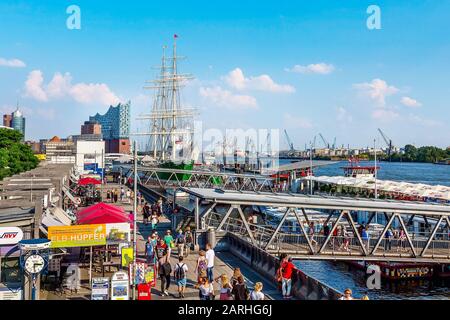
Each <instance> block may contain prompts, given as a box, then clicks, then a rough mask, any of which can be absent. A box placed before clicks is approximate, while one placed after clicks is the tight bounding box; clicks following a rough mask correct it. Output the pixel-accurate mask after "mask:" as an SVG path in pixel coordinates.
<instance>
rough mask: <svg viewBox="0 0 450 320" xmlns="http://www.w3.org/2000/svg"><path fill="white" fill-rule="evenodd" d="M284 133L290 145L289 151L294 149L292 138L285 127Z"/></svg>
mask: <svg viewBox="0 0 450 320" xmlns="http://www.w3.org/2000/svg"><path fill="white" fill-rule="evenodd" d="M284 135H285V136H286V141H287V143H288V146H289V151H294V144H293V143H292V141H291V138H289V135H288V133H287V130H286V129H284Z"/></svg>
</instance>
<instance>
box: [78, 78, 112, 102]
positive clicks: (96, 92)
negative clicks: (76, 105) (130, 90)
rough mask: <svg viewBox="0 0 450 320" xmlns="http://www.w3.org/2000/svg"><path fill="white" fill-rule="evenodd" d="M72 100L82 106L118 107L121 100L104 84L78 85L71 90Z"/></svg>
mask: <svg viewBox="0 0 450 320" xmlns="http://www.w3.org/2000/svg"><path fill="white" fill-rule="evenodd" d="M70 95H71V96H72V98H73V99H74V100H75V101H77V102H80V103H82V104H93V103H100V104H103V105H116V104H118V103H119V102H120V99H119V98H118V97H117V96H116V95H115V94H114V92H112V91H111V90H110V89H109V87H108V86H107V85H106V84H104V83H78V84H76V85H74V86H73V87H72V88H71V89H70Z"/></svg>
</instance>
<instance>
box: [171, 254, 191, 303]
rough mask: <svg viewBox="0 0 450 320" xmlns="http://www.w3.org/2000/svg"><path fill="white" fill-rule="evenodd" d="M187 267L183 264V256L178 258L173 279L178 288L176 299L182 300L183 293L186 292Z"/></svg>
mask: <svg viewBox="0 0 450 320" xmlns="http://www.w3.org/2000/svg"><path fill="white" fill-rule="evenodd" d="M188 271H189V270H188V267H187V265H186V264H185V263H183V256H182V255H181V256H179V257H178V263H177V264H176V265H175V271H174V277H175V280H176V281H177V286H178V297H179V298H184V291H185V290H186V283H187V272H188Z"/></svg>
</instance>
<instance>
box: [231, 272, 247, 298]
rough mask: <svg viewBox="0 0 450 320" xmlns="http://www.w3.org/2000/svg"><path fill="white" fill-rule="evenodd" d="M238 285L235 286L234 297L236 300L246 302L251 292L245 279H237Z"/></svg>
mask: <svg viewBox="0 0 450 320" xmlns="http://www.w3.org/2000/svg"><path fill="white" fill-rule="evenodd" d="M237 281H238V282H237V284H236V285H235V286H233V289H232V290H231V293H232V294H233V296H234V300H237V301H245V300H248V298H249V291H248V288H247V285H246V284H245V281H244V277H243V276H239V277H238V279H237Z"/></svg>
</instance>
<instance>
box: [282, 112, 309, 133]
mask: <svg viewBox="0 0 450 320" xmlns="http://www.w3.org/2000/svg"><path fill="white" fill-rule="evenodd" d="M284 125H285V127H287V128H293V129H295V128H300V129H311V128H312V127H313V124H312V122H311V120H309V119H306V118H301V117H296V116H293V115H292V114H289V113H285V114H284Z"/></svg>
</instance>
